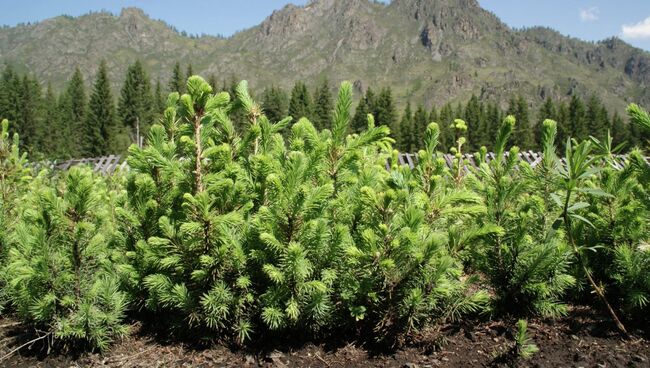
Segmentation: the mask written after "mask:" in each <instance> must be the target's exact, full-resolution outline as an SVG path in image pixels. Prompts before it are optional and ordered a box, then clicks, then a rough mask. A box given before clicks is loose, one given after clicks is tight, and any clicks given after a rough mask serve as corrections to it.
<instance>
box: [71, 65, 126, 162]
mask: <svg viewBox="0 0 650 368" xmlns="http://www.w3.org/2000/svg"><path fill="white" fill-rule="evenodd" d="M116 134H117V124H116V117H115V102H114V101H113V95H112V94H111V87H110V81H109V80H108V71H107V69H106V62H105V61H102V62H101V63H100V65H99V70H98V71H97V76H96V77H95V83H94V85H93V90H92V92H91V95H90V101H89V103H88V115H87V118H86V122H85V124H84V136H85V137H84V141H83V142H82V143H83V150H82V151H81V152H80V153H81V155H83V156H85V157H97V156H102V155H107V154H109V153H112V152H111V151H112V147H113V143H114V142H115V138H114V137H115V135H116Z"/></svg>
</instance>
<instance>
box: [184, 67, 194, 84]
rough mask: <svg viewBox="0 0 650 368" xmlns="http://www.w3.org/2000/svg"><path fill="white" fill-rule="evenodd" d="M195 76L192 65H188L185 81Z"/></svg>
mask: <svg viewBox="0 0 650 368" xmlns="http://www.w3.org/2000/svg"><path fill="white" fill-rule="evenodd" d="M193 75H194V69H193V68H192V63H189V64H187V70H186V71H185V80H188V79H190V77H191V76H193Z"/></svg>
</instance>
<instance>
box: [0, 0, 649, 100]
mask: <svg viewBox="0 0 650 368" xmlns="http://www.w3.org/2000/svg"><path fill="white" fill-rule="evenodd" d="M136 58H140V59H142V60H143V62H144V64H145V66H146V68H147V70H148V71H149V73H150V75H151V76H152V79H153V80H154V81H155V80H156V79H159V80H160V81H161V82H162V83H163V84H166V82H167V80H168V79H169V77H170V75H171V70H172V66H173V64H174V63H175V62H176V61H180V62H181V63H184V64H187V63H189V62H191V63H192V65H193V69H194V71H195V72H196V73H199V74H202V75H204V76H206V77H207V76H208V75H210V74H215V75H217V76H218V77H222V78H229V77H237V78H246V79H249V81H250V82H251V85H252V86H254V87H260V88H261V87H264V86H266V85H269V84H275V85H280V86H283V87H285V88H288V87H290V86H291V85H292V84H293V82H295V81H296V80H298V79H303V80H306V81H308V82H309V83H310V84H312V85H313V84H315V83H316V82H317V81H318V80H320V79H321V78H323V77H327V78H329V79H330V80H331V81H332V82H336V83H338V82H339V81H341V80H344V79H346V80H351V81H353V82H355V86H357V88H358V90H359V91H363V90H365V89H366V88H367V87H368V86H373V87H381V86H387V85H390V86H391V87H393V90H394V92H395V95H396V97H397V99H398V100H401V101H405V100H411V101H414V102H424V103H425V104H427V105H433V104H435V105H438V106H439V105H442V104H443V103H445V102H448V101H456V100H462V99H466V98H468V97H469V96H470V95H471V94H476V95H478V96H479V97H482V98H488V99H497V100H499V101H505V100H507V99H508V97H509V96H510V95H511V94H513V93H522V94H524V95H526V96H528V98H529V100H531V101H532V100H536V99H537V100H541V99H543V98H545V97H547V96H551V97H555V98H564V97H567V96H570V95H572V94H578V95H585V96H586V95H588V94H591V93H594V94H597V95H599V96H600V97H601V98H602V100H603V101H604V102H605V104H606V105H607V106H608V107H610V108H614V109H618V110H620V109H622V107H623V106H624V105H625V103H627V102H631V101H635V102H639V103H642V104H648V103H650V90H648V85H650V53H648V52H645V51H643V50H641V49H638V48H635V47H633V46H631V45H629V44H627V43H625V42H624V41H622V40H620V39H616V38H610V39H606V40H602V41H599V42H595V43H593V42H587V41H582V40H579V39H575V38H571V37H567V36H564V35H562V34H560V33H559V32H557V31H555V30H551V29H549V28H545V27H531V28H526V29H522V30H516V29H513V28H511V27H509V26H507V25H506V24H505V23H503V22H502V21H501V20H500V19H499V18H498V17H497V16H496V15H494V14H493V13H491V12H489V11H487V10H485V9H483V8H481V7H480V5H479V4H478V2H477V1H476V0H394V1H392V2H391V3H390V4H383V3H378V2H374V1H369V0H350V1H343V0H313V1H310V2H309V3H307V4H306V5H304V6H297V5H293V4H288V5H287V6H285V7H283V8H282V9H279V10H276V11H274V12H273V13H272V14H271V15H269V16H268V17H267V18H266V19H265V20H264V21H262V22H261V23H260V24H258V25H256V26H254V27H251V28H248V29H245V30H243V31H240V32H237V33H236V34H234V35H232V36H230V37H224V38H221V37H213V36H202V37H186V36H183V35H182V34H181V33H179V32H177V31H175V30H174V29H173V28H172V27H171V26H169V25H167V24H166V23H165V22H163V21H158V20H153V19H151V18H150V17H149V16H148V15H146V13H145V12H144V11H142V10H141V9H139V8H133V7H131V8H124V9H122V11H121V12H120V14H119V15H113V14H111V13H107V12H98V13H90V14H87V15H83V16H80V17H74V18H73V17H55V18H50V19H47V20H44V21H41V22H38V23H34V24H30V25H21V26H18V27H9V28H3V29H0V62H3V63H9V64H12V65H14V66H17V67H18V68H22V69H24V70H25V71H29V72H31V73H34V74H35V75H36V76H37V77H38V78H39V79H40V80H43V81H51V82H52V83H53V85H54V86H55V87H57V88H60V87H61V86H62V85H63V84H64V83H65V81H66V80H67V78H68V77H69V76H70V75H71V74H72V71H73V69H74V67H75V66H79V67H80V69H81V70H82V72H83V73H84V75H85V76H86V79H87V82H88V80H89V79H92V77H93V76H94V73H95V72H96V68H97V66H98V65H99V62H100V60H102V59H106V60H107V63H108V67H109V74H110V78H111V80H112V81H113V83H114V86H113V87H114V88H118V87H119V83H121V81H122V79H123V76H124V71H125V70H126V67H127V66H128V64H129V63H131V62H133V61H134V60H135V59H136Z"/></svg>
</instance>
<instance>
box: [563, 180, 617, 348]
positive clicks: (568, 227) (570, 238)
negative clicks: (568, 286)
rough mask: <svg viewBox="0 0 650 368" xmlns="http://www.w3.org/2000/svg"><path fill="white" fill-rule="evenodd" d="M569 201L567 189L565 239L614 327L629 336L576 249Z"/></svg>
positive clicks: (564, 211)
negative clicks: (612, 321) (605, 308)
mask: <svg viewBox="0 0 650 368" xmlns="http://www.w3.org/2000/svg"><path fill="white" fill-rule="evenodd" d="M570 200H571V189H568V190H567V192H566V198H565V200H564V207H563V209H562V217H563V219H564V226H565V227H566V231H567V239H568V241H569V244H571V247H572V249H573V252H574V253H575V255H576V258H577V259H578V262H580V266H581V267H582V270H583V271H584V273H585V275H587V280H589V284H591V288H592V289H593V290H594V292H596V295H598V298H600V300H601V301H602V302H603V304H605V307H607V311H608V312H609V314H610V316H611V317H612V319H613V320H614V323H615V324H616V327H617V328H618V330H619V331H621V333H623V335H625V336H626V337H628V336H629V334H628V332H627V330H626V329H625V326H624V325H623V323H622V322H621V320H620V319H619V318H618V315H617V314H616V312H615V311H614V308H612V305H611V304H610V303H609V301H608V300H607V297H606V296H605V293H604V292H603V289H602V288H601V287H600V286H598V284H597V283H596V280H594V278H593V276H592V275H591V272H590V271H589V268H588V267H587V262H586V261H585V259H584V258H583V257H582V254H581V253H580V249H578V246H577V244H576V241H575V239H574V237H573V232H572V228H571V218H570V216H569V203H570Z"/></svg>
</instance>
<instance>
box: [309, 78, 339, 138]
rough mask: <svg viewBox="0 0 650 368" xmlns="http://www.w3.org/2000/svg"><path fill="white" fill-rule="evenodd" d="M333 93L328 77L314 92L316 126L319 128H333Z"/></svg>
mask: <svg viewBox="0 0 650 368" xmlns="http://www.w3.org/2000/svg"><path fill="white" fill-rule="evenodd" d="M333 108H334V106H333V105H332V94H331V92H330V85H329V81H328V80H327V78H325V79H323V82H322V83H321V85H320V86H319V87H318V88H317V89H316V92H315V93H314V118H313V119H314V121H313V123H314V127H315V128H316V129H318V130H322V129H329V128H331V127H330V125H331V122H332V110H333Z"/></svg>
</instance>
